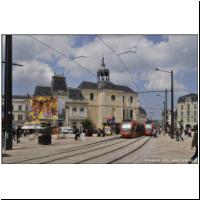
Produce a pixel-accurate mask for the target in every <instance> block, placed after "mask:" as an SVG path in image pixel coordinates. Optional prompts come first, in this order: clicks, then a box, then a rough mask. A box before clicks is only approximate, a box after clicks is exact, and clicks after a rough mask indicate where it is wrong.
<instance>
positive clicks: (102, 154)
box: [74, 136, 145, 164]
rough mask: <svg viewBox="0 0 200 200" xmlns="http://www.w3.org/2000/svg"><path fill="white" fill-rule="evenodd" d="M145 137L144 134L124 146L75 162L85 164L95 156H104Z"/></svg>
mask: <svg viewBox="0 0 200 200" xmlns="http://www.w3.org/2000/svg"><path fill="white" fill-rule="evenodd" d="M143 138H145V137H144V136H143V137H141V138H138V139H136V140H134V141H132V142H130V143H128V144H125V145H123V146H121V147H118V148H115V149H112V150H110V151H106V152H104V153H100V154H98V155H96V156H92V157H90V158H87V159H83V160H81V161H78V162H75V163H74V164H83V163H84V162H86V161H89V160H93V159H95V158H98V157H101V156H104V155H106V154H109V153H112V152H115V151H117V150H120V149H123V148H125V147H127V146H130V145H132V144H133V143H136V142H137V141H139V140H141V139H143ZM125 141H128V140H127V139H125ZM110 146H113V145H110ZM95 150H99V149H95Z"/></svg>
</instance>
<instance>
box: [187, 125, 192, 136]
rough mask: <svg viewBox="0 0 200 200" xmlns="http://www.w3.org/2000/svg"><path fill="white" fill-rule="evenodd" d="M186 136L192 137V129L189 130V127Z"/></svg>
mask: <svg viewBox="0 0 200 200" xmlns="http://www.w3.org/2000/svg"><path fill="white" fill-rule="evenodd" d="M188 136H189V137H192V129H191V127H189V129H188Z"/></svg>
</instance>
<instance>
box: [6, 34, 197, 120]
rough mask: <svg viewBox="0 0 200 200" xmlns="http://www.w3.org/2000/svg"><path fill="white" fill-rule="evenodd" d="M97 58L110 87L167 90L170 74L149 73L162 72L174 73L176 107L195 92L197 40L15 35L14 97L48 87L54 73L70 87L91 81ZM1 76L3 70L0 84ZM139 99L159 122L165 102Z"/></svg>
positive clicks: (182, 37) (152, 96) (147, 96)
mask: <svg viewBox="0 0 200 200" xmlns="http://www.w3.org/2000/svg"><path fill="white" fill-rule="evenodd" d="M4 39H5V38H4V37H3V36H2V44H3V45H2V46H3V50H4V43H5V41H4ZM127 51H128V52H127ZM130 51H132V52H130ZM114 52H115V53H116V54H119V53H122V52H127V53H126V54H121V55H120V56H117V55H116V54H115V53H114ZM79 56H81V57H80V58H77V59H75V60H74V61H73V58H76V57H79ZM83 56H84V57H83ZM102 56H103V57H104V58H105V64H106V67H107V68H108V69H109V70H110V79H111V81H112V82H113V83H116V84H122V85H127V86H129V87H131V88H132V89H133V90H135V91H149V90H164V89H169V90H170V85H171V82H170V74H167V73H162V72H157V71H155V70H154V69H155V68H161V69H164V70H168V71H171V70H173V71H174V88H175V103H176V101H177V98H178V97H179V96H181V95H185V94H188V93H193V92H195V93H197V36H196V35H14V36H13V62H16V63H19V64H23V67H16V66H13V93H14V94H27V93H29V94H32V93H33V90H34V87H35V85H37V84H42V85H49V84H50V82H51V76H52V75H53V74H54V73H58V74H62V73H63V74H64V75H65V77H66V80H67V85H68V86H70V87H77V86H78V85H79V84H80V83H81V82H82V81H93V82H96V80H97V78H96V71H97V69H98V68H99V67H100V65H101V58H102ZM2 57H3V59H2V60H4V53H3V55H2ZM123 63H124V64H123ZM3 73H4V65H2V80H3ZM2 86H3V84H2ZM2 90H3V87H2ZM160 95H164V94H162V93H160ZM139 99H140V104H141V105H142V106H143V107H144V108H145V109H146V111H147V112H148V114H150V115H152V116H153V117H154V118H157V119H158V118H160V113H161V109H162V108H161V107H160V106H163V100H164V98H162V97H158V96H157V95H156V93H150V94H139ZM169 106H170V93H169V95H168V107H169Z"/></svg>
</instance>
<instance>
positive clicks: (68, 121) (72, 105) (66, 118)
mask: <svg viewBox="0 0 200 200" xmlns="http://www.w3.org/2000/svg"><path fill="white" fill-rule="evenodd" d="M51 95H54V96H58V101H59V102H58V110H59V114H58V118H59V121H60V122H61V124H62V125H63V126H70V127H74V128H79V127H80V126H81V122H82V121H83V120H85V119H86V118H87V102H86V99H85V98H84V96H83V95H82V93H81V90H80V89H78V88H71V87H67V84H66V81H65V77H64V76H63V75H58V74H54V76H53V77H52V81H51V86H44V85H37V86H36V87H35V91H34V96H51Z"/></svg>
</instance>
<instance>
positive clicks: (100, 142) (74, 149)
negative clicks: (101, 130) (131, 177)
mask: <svg viewBox="0 0 200 200" xmlns="http://www.w3.org/2000/svg"><path fill="white" fill-rule="evenodd" d="M117 139H118V137H114V138H109V139H106V140H101V141H98V142H92V143H89V144H84V145H80V146H74V147H71V148H67V149H64V150H62V151H59V152H56V153H53V154H49V155H44V156H39V157H35V158H28V159H23V160H20V161H14V162H8V163H7V164H21V163H23V164H26V163H24V162H28V161H33V160H37V159H42V158H48V157H51V156H56V155H60V154H64V153H68V152H72V151H76V150H81V149H85V148H89V147H93V146H96V145H101V144H103V143H104V144H105V143H108V142H112V141H114V140H117Z"/></svg>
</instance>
